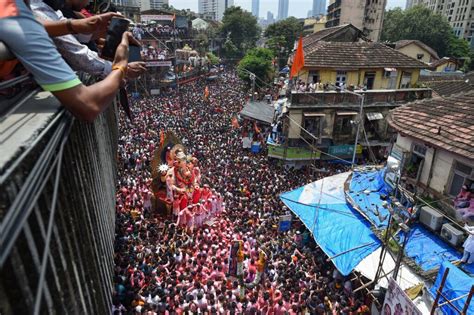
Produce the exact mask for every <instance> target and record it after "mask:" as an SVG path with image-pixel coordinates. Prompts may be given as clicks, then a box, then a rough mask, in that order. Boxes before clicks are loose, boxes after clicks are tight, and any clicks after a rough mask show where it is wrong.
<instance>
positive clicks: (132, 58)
mask: <svg viewBox="0 0 474 315" xmlns="http://www.w3.org/2000/svg"><path fill="white" fill-rule="evenodd" d="M136 61H142V55H141V54H140V47H139V46H137V45H133V44H130V46H129V47H128V62H136Z"/></svg>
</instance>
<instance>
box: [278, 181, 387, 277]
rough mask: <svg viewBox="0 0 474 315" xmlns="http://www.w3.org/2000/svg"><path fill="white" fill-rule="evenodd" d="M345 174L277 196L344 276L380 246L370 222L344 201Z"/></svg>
mask: <svg viewBox="0 0 474 315" xmlns="http://www.w3.org/2000/svg"><path fill="white" fill-rule="evenodd" d="M348 176H349V173H348V172H347V173H342V174H339V175H335V176H330V177H326V178H324V179H321V180H318V181H316V182H313V183H311V184H308V185H305V186H302V187H300V188H297V189H295V190H292V191H289V192H286V193H283V194H281V195H280V199H281V200H282V201H283V202H284V203H285V204H286V205H287V206H288V208H290V210H291V211H292V212H293V213H295V214H296V215H297V216H298V217H299V218H300V220H301V221H302V222H303V223H304V225H305V226H306V227H307V228H308V230H309V231H310V232H311V233H312V235H313V238H314V240H315V241H316V243H317V244H318V245H319V246H320V247H321V249H322V250H323V251H324V252H325V253H326V255H327V256H328V257H329V258H331V260H332V262H333V263H334V265H335V266H336V268H337V269H338V270H339V271H340V272H341V274H343V275H345V276H346V275H348V274H349V273H351V272H352V270H353V269H354V268H355V267H356V266H357V265H358V264H359V262H360V261H361V260H362V259H364V258H365V257H366V256H367V255H369V254H370V253H372V252H373V251H375V250H376V249H377V248H378V247H379V246H380V241H379V240H378V239H377V237H376V236H375V235H374V234H373V233H372V231H371V230H370V224H369V223H368V222H367V221H366V220H365V219H364V218H363V217H362V216H361V215H360V214H359V213H358V212H357V211H355V210H354V209H352V208H351V207H350V206H349V205H348V204H347V203H346V200H345V195H344V182H345V181H346V180H347V178H348Z"/></svg>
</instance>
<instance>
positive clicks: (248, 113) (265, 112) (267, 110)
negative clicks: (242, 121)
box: [240, 102, 275, 125]
mask: <svg viewBox="0 0 474 315" xmlns="http://www.w3.org/2000/svg"><path fill="white" fill-rule="evenodd" d="M274 112H275V109H274V108H273V105H271V104H268V103H267V102H249V103H248V104H247V105H246V106H245V107H244V109H242V111H241V112H240V115H241V116H243V117H244V118H249V119H254V120H258V121H260V122H263V123H266V124H268V125H270V124H271V123H272V122H273V114H274Z"/></svg>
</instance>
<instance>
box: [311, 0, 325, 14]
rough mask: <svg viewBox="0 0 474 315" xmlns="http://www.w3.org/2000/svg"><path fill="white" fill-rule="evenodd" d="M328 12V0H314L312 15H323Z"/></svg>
mask: <svg viewBox="0 0 474 315" xmlns="http://www.w3.org/2000/svg"><path fill="white" fill-rule="evenodd" d="M325 13H326V0H313V10H312V11H311V15H312V16H321V15H324V14H325Z"/></svg>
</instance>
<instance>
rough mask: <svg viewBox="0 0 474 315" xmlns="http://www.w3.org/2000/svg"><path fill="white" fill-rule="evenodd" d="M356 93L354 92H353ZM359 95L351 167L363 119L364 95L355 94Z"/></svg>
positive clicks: (353, 162)
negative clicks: (357, 118) (357, 119)
mask: <svg viewBox="0 0 474 315" xmlns="http://www.w3.org/2000/svg"><path fill="white" fill-rule="evenodd" d="M354 94H356V93H354ZM356 95H358V96H359V97H360V108H359V122H358V124H357V132H356V138H355V142H354V152H352V168H354V164H355V158H356V152H357V142H359V132H360V125H361V124H362V122H363V121H364V116H363V110H364V95H363V94H356Z"/></svg>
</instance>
